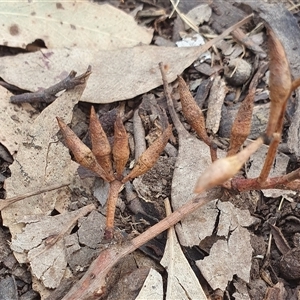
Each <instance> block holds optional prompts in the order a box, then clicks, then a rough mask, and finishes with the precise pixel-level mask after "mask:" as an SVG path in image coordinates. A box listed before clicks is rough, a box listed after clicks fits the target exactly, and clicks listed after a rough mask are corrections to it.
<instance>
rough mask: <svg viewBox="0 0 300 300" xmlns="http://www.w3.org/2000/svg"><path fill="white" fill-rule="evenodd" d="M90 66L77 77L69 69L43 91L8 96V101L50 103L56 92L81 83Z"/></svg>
mask: <svg viewBox="0 0 300 300" xmlns="http://www.w3.org/2000/svg"><path fill="white" fill-rule="evenodd" d="M91 70H92V69H91V66H89V67H88V69H87V71H86V72H85V73H83V74H81V75H79V76H77V77H75V76H76V72H75V71H71V72H70V74H69V75H68V76H67V77H66V78H65V79H63V80H62V81H60V82H59V83H57V84H54V85H53V86H51V87H49V88H47V89H44V90H43V91H39V92H34V93H24V94H21V95H15V96H11V97H10V102H12V103H24V102H28V103H33V102H42V103H51V102H53V101H54V100H55V99H56V98H57V97H56V94H57V93H59V92H61V91H63V90H70V89H73V88H74V87H75V86H77V85H79V84H83V83H84V82H85V80H86V78H87V77H88V76H89V75H90V74H91V73H92V71H91Z"/></svg>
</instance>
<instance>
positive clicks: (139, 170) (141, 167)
mask: <svg viewBox="0 0 300 300" xmlns="http://www.w3.org/2000/svg"><path fill="white" fill-rule="evenodd" d="M171 134H172V126H171V125H169V126H168V127H167V129H166V130H165V131H164V132H163V133H162V135H161V136H160V137H159V138H157V139H156V140H155V141H154V143H152V144H151V146H150V147H149V148H148V149H147V150H146V151H145V152H144V153H142V155H141V156H140V157H139V159H138V161H137V163H136V165H135V166H134V168H133V169H132V170H131V172H130V173H129V174H128V175H127V176H126V177H124V179H123V180H122V182H123V183H125V182H126V181H128V180H131V179H133V178H136V177H138V176H140V175H142V174H144V173H146V172H147V171H148V170H150V169H151V168H152V167H153V166H154V164H155V163H156V161H157V160H158V158H159V155H160V153H161V152H162V151H163V150H164V148H165V146H166V144H167V142H168V140H169V138H170V136H171Z"/></svg>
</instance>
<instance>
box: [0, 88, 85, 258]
mask: <svg viewBox="0 0 300 300" xmlns="http://www.w3.org/2000/svg"><path fill="white" fill-rule="evenodd" d="M83 90H84V86H82V85H80V86H77V87H76V88H75V89H74V90H70V91H67V92H65V93H64V94H63V95H62V96H60V97H59V98H58V99H57V100H56V101H55V102H53V103H52V104H51V105H49V106H48V107H47V108H45V109H44V110H43V112H42V113H41V114H40V115H39V116H38V117H37V118H36V119H35V121H34V123H33V124H32V125H31V127H30V128H29V129H28V132H27V134H26V135H25V136H24V138H23V143H22V144H21V146H20V148H19V150H18V154H17V155H16V158H15V161H14V163H13V164H12V165H11V166H10V170H11V173H12V174H11V177H10V178H8V179H6V180H5V189H6V191H7V197H12V196H16V195H22V194H23V193H26V192H32V191H34V190H39V189H40V188H41V187H45V186H48V185H51V184H57V182H62V180H63V181H66V182H70V181H71V179H73V178H74V173H75V171H76V169H77V166H78V165H77V164H76V163H74V162H73V161H72V160H71V157H70V154H69V150H68V149H67V148H66V147H65V146H64V145H63V144H62V143H60V142H59V141H58V137H57V133H58V131H59V128H58V125H57V123H56V122H55V116H60V117H62V118H63V119H64V120H66V121H67V122H70V121H71V117H72V107H73V106H74V105H75V104H76V103H77V102H78V101H79V99H80V96H81V94H82V92H83ZM69 198H70V193H69V189H68V188H63V189H61V190H60V192H59V193H57V191H52V192H48V193H44V194H43V195H38V196H33V197H30V198H27V199H24V200H22V201H20V202H17V203H14V204H12V205H10V206H9V207H6V208H5V209H4V210H3V211H2V212H1V213H2V218H3V224H4V225H5V226H7V227H9V229H10V232H11V234H12V237H13V238H14V237H15V235H16V234H17V233H20V232H21V231H22V227H23V226H22V225H21V224H17V223H16V219H17V218H19V217H20V216H24V215H32V214H39V215H48V214H50V213H51V211H52V210H53V208H54V207H55V204H56V201H58V200H59V199H63V200H64V202H65V203H67V202H68V201H69ZM18 259H19V261H20V262H24V257H22V256H18ZM25 261H26V260H25Z"/></svg>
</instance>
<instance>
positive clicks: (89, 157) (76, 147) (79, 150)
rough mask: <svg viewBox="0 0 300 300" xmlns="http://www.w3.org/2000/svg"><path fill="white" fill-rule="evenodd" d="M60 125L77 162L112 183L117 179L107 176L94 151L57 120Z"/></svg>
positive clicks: (61, 121)
mask: <svg viewBox="0 0 300 300" xmlns="http://www.w3.org/2000/svg"><path fill="white" fill-rule="evenodd" d="M57 122H58V125H59V127H60V130H61V133H62V135H63V137H64V140H65V142H66V144H67V146H68V148H69V149H70V150H71V152H72V153H73V155H74V157H75V160H76V162H78V163H79V164H80V165H81V166H83V167H85V168H87V169H89V170H91V171H93V172H95V173H96V174H97V175H99V176H100V177H101V178H103V179H104V180H106V181H108V182H110V181H113V180H114V179H115V178H114V177H113V176H111V175H109V174H107V173H106V172H105V171H104V170H103V169H102V167H101V166H100V165H99V164H98V162H97V160H96V157H95V156H94V154H93V153H92V151H91V150H90V149H89V148H88V147H87V146H86V145H85V144H84V143H83V142H82V141H81V140H80V139H79V138H78V137H77V136H76V134H75V133H74V132H73V131H72V130H71V129H70V128H69V127H68V126H67V125H66V124H65V123H64V122H63V120H62V119H60V118H57Z"/></svg>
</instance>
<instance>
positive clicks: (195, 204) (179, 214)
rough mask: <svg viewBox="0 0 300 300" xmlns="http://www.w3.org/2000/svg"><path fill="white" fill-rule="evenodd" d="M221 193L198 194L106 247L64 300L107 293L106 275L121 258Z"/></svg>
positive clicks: (81, 299) (86, 297)
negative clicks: (122, 241)
mask: <svg viewBox="0 0 300 300" xmlns="http://www.w3.org/2000/svg"><path fill="white" fill-rule="evenodd" d="M218 196H219V195H217V194H216V193H213V194H211V195H209V196H203V195H202V196H197V197H195V198H193V199H192V200H190V201H189V202H187V203H186V204H185V205H183V206H182V207H181V208H179V209H177V210H176V211H174V212H173V213H172V214H170V215H169V216H168V217H166V218H165V219H163V220H161V221H160V222H158V223H157V224H155V225H154V226H152V227H150V228H149V229H148V230H146V231H145V232H143V233H142V234H140V235H139V236H138V237H136V238H134V239H133V240H132V241H130V242H129V243H128V244H125V245H122V247H118V246H117V245H116V246H114V247H111V248H110V249H106V250H104V251H102V252H101V253H100V255H99V256H98V257H97V258H96V259H95V260H94V261H93V263H92V264H91V265H90V267H89V269H88V271H87V272H86V274H85V275H84V276H83V277H82V278H81V280H80V281H79V282H78V283H77V284H76V285H74V286H73V288H72V289H71V290H70V291H69V293H68V294H67V295H66V296H65V297H64V298H63V300H79V299H80V300H86V299H99V297H100V296H101V295H103V294H104V293H105V285H106V277H107V274H108V272H109V271H110V270H111V269H112V267H113V266H114V265H115V264H116V263H117V262H119V261H120V259H121V258H123V257H124V256H126V255H127V254H129V253H131V252H133V251H134V250H136V249H137V248H139V247H141V246H142V245H143V244H145V243H146V242H148V241H149V240H151V239H153V238H154V237H155V236H157V235H158V234H160V233H162V232H163V231H165V230H167V229H168V228H170V227H171V226H173V225H175V224H176V223H177V222H179V221H180V220H181V219H183V218H184V217H185V216H187V215H189V214H190V213H192V212H193V211H195V210H197V209H198V208H199V207H201V206H203V205H204V204H206V203H208V202H209V201H211V200H212V199H215V198H218Z"/></svg>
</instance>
